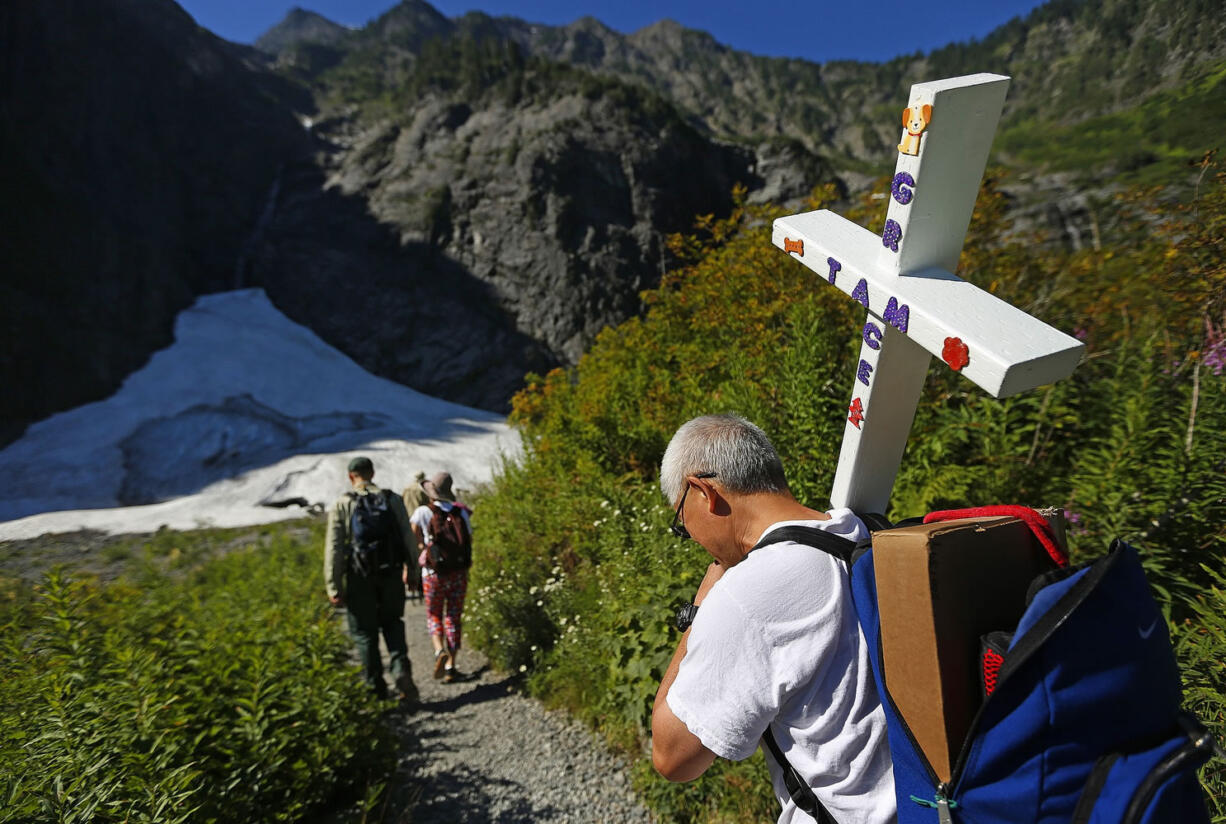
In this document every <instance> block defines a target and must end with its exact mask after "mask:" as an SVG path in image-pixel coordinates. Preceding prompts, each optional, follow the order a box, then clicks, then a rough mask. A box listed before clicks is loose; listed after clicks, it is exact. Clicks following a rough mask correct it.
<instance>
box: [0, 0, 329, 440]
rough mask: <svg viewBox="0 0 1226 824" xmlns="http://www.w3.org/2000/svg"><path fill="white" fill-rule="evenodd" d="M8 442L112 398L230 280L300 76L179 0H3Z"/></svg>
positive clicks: (288, 129)
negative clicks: (274, 67) (195, 304)
mask: <svg viewBox="0 0 1226 824" xmlns="http://www.w3.org/2000/svg"><path fill="white" fill-rule="evenodd" d="M0 55H3V57H0V157H2V158H3V161H2V162H0V191H3V192H4V197H3V201H4V203H5V209H4V219H3V221H0V260H3V261H4V264H3V267H2V269H3V277H2V278H0V344H2V345H0V386H2V387H4V389H3V392H0V444H3V443H5V442H7V441H9V440H11V439H12V438H13V437H15V436H16V435H17V434H18V433H20V432H21V430H22V429H23V428H24V426H25V424H26V423H28V422H30V421H31V420H35V419H38V418H41V417H43V416H45V415H47V414H49V413H51V412H55V411H58V410H61V409H66V408H69V407H72V406H76V405H78V404H81V403H84V402H86V401H91V400H95V399H98V398H101V397H105V396H106V395H108V394H110V393H111V392H112V391H114V389H115V388H116V387H117V386H118V385H119V383H120V382H121V381H122V380H123V378H124V377H125V376H126V375H128V374H129V373H130V372H132V371H133V370H134V369H136V368H137V367H139V366H140V365H141V364H142V363H144V362H145V360H146V359H147V358H148V357H149V355H150V353H151V352H153V351H154V350H156V349H158V348H160V347H162V346H165V345H167V344H168V343H170V341H171V333H172V329H173V323H174V318H175V315H176V314H177V313H178V312H179V310H181V309H183V308H185V307H186V306H188V305H189V304H190V303H191V302H192V300H193V298H194V296H195V295H198V294H201V293H204V292H211V291H217V290H221V289H228V288H232V287H233V286H234V285H235V277H236V273H235V269H236V264H237V262H238V261H239V260H240V259H241V257H242V254H243V249H244V246H245V244H246V242H247V240H248V237H249V235H250V233H251V228H252V226H254V225H255V223H256V222H257V219H258V217H259V215H260V212H261V210H262V209H263V207H264V202H265V194H266V192H267V191H268V188H269V186H270V185H271V184H272V182H273V180H274V179H275V178H276V175H277V169H278V168H279V167H280V166H281V165H282V164H284V163H285V162H286V161H287V160H289V159H291V158H295V157H301V156H307V155H309V152H310V141H309V140H308V139H307V135H305V134H304V132H303V130H302V128H301V126H300V125H299V124H298V123H297V122H296V120H295V119H294V117H293V115H292V111H291V109H292V108H293V107H296V106H300V107H301V106H310V105H311V102H310V97H309V95H308V94H304V92H303V90H302V89H301V87H299V86H296V85H294V84H292V83H288V82H286V81H285V80H283V79H282V78H281V77H279V76H278V75H276V74H273V73H271V72H268V71H267V70H266V69H265V68H264V66H263V63H264V62H265V61H264V59H263V58H261V57H260V56H259V54H258V53H257V52H255V51H254V50H253V49H249V48H244V47H238V46H235V45H234V44H231V43H227V42H225V41H223V40H221V39H219V38H217V37H215V36H214V35H212V34H210V33H209V32H207V31H205V30H204V29H202V28H200V27H199V26H197V25H196V24H195V22H194V21H193V20H192V19H191V17H189V16H188V15H187V14H186V13H185V12H183V10H182V9H180V8H179V7H178V6H176V5H175V4H173V3H170V2H150V1H149V0H12V1H11V2H7V3H4V4H2V5H0Z"/></svg>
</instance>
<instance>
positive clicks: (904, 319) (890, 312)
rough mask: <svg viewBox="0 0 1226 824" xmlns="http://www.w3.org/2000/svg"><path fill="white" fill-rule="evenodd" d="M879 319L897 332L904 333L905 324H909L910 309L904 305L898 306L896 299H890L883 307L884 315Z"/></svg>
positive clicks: (905, 329)
mask: <svg viewBox="0 0 1226 824" xmlns="http://www.w3.org/2000/svg"><path fill="white" fill-rule="evenodd" d="M881 318H882V320H884V321H885V322H886V323H888V324H890V326H893V327H894V328H895V329H897V330H898V331H899V332H906V331H907V324H909V323H910V322H911V307H910V306H908V305H907V304H905V303H904V304H902V305H901V306H899V305H898V298H890V300H889V302H888V303H886V305H885V313H884V314H883V315H882V316H881Z"/></svg>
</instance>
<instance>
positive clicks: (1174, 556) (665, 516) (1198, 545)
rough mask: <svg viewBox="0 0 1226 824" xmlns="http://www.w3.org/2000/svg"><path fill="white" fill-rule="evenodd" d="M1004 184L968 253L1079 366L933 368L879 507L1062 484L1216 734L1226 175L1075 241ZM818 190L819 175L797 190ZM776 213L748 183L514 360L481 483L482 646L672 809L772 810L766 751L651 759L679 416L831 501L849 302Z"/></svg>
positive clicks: (987, 197)
mask: <svg viewBox="0 0 1226 824" xmlns="http://www.w3.org/2000/svg"><path fill="white" fill-rule="evenodd" d="M997 182H998V173H993V174H991V175H989V179H988V182H987V184H986V185H985V187H984V189H983V191H982V193H981V196H980V198H979V202H978V204H977V207H976V214H975V217H974V219H973V220H972V226H971V232H970V234H969V236H968V241H967V246H966V249H965V250H964V252H963V255H962V259H961V264H960V267H959V271H960V273H961V274H962V275H963V276H964V277H966V278H968V279H969V280H971V281H973V282H975V283H978V284H979V285H980V286H982V287H983V288H985V289H988V290H990V291H992V292H995V293H997V294H999V295H1001V296H1002V297H1004V298H1005V299H1007V300H1009V301H1010V302H1012V303H1014V304H1015V305H1019V306H1021V307H1023V308H1025V309H1027V310H1028V311H1030V312H1032V313H1034V314H1037V315H1038V316H1040V317H1043V318H1044V319H1046V320H1048V322H1051V323H1053V324H1055V325H1057V326H1059V327H1062V328H1065V329H1070V330H1075V331H1076V334H1078V335H1079V336H1080V337H1083V338H1084V339H1086V340H1087V342H1088V344H1089V349H1090V354H1089V357H1088V358H1087V360H1086V361H1085V362H1084V363H1083V364H1082V365H1081V366H1080V367H1079V368H1078V370H1077V371H1076V372H1075V373H1074V375H1073V377H1071V378H1070V379H1068V380H1066V381H1062V382H1060V383H1058V384H1055V385H1052V386H1049V387H1044V388H1041V389H1039V390H1037V391H1035V392H1032V393H1027V394H1024V395H1021V396H1019V397H1014V398H1009V399H1005V400H996V399H993V398H990V397H987V396H985V395H984V394H983V393H982V392H981V391H979V390H978V389H976V388H975V387H973V386H971V385H969V384H968V383H967V382H966V381H965V380H963V379H961V378H960V377H959V376H957V375H954V374H953V373H951V372H950V371H949V370H946V369H942V368H937V369H933V370H930V374H929V376H928V384H927V388H926V391H925V394H924V399H923V401H922V403H921V406H920V409H919V410H918V412H917V416H916V421H915V425H914V427H913V429H912V437H911V439H910V442H909V445H908V452H907V454H906V459H905V462H904V467H903V471H902V472H901V474H900V476H899V478H898V482H897V484H896V486H895V490H894V496H893V500H892V511H891V512H890V513H888V514H890V515H891V516H893V517H895V518H899V517H904V516H909V515H914V514H918V513H922V512H925V511H928V510H931V509H936V508H944V507H946V506H949V505H976V504H987V503H999V502H1018V503H1029V504H1033V505H1063V506H1065V507H1066V509H1067V510H1068V512H1069V515H1070V520H1071V533H1072V535H1071V538H1072V541H1073V544H1074V547H1073V548H1074V553H1075V555H1076V557H1078V558H1085V557H1090V556H1094V555H1097V554H1100V553H1101V552H1102V551H1104V550H1105V548H1106V546H1107V544H1108V542H1109V540H1110V539H1112V538H1114V537H1122V538H1124V539H1125V540H1129V541H1130V542H1133V543H1134V544H1136V545H1137V546H1138V547H1139V548H1140V549H1141V551H1142V556H1143V559H1144V562H1145V564H1146V568H1147V570H1148V572H1149V574H1150V577H1151V580H1152V582H1153V584H1154V588H1155V591H1156V593H1157V594H1158V596H1159V598H1160V600H1161V601H1162V603H1163V605H1164V607H1165V609H1166V611H1167V613H1168V615H1169V616H1170V620H1171V621H1172V627H1173V630H1174V632H1175V636H1176V638H1177V639H1178V650H1179V655H1180V660H1181V662H1182V664H1183V668H1184V672H1185V674H1186V676H1187V678H1188V682H1187V687H1188V695H1189V701H1190V702H1191V704H1192V705H1193V706H1194V707H1195V708H1196V709H1197V710H1198V712H1200V714H1201V715H1202V716H1203V717H1205V718H1206V719H1207V720H1208V721H1209V722H1210V723H1211V724H1212V725H1214V727H1215V729H1216V730H1217V731H1218V733H1219V735H1220V734H1222V733H1224V732H1226V729H1224V728H1223V724H1222V712H1223V703H1222V695H1223V694H1224V693H1226V674H1224V673H1223V670H1222V668H1221V666H1220V665H1216V666H1215V665H1214V663H1213V662H1220V661H1221V660H1226V639H1224V638H1223V634H1222V632H1221V629H1222V623H1221V618H1220V615H1221V614H1222V612H1223V610H1222V605H1221V600H1220V591H1219V590H1218V589H1212V587H1213V586H1219V587H1220V580H1221V576H1223V575H1226V552H1224V550H1226V532H1224V531H1223V523H1226V376H1223V375H1222V371H1223V368H1222V362H1223V358H1226V341H1224V340H1223V337H1222V329H1223V326H1226V176H1223V175H1219V176H1217V177H1216V178H1209V179H1207V180H1205V181H1204V186H1203V188H1202V193H1201V195H1200V197H1199V198H1198V199H1197V200H1196V201H1194V202H1189V203H1186V204H1178V203H1171V202H1169V201H1164V200H1163V199H1162V198H1163V197H1165V196H1164V195H1162V194H1161V193H1157V192H1152V191H1151V192H1137V193H1132V194H1130V195H1129V196H1127V197H1126V198H1122V199H1121V200H1120V202H1119V203H1118V210H1119V213H1120V218H1119V221H1118V224H1117V225H1116V226H1115V227H1114V229H1113V233H1114V234H1113V235H1112V238H1109V239H1114V240H1115V241H1116V243H1115V245H1106V246H1104V248H1102V249H1089V250H1082V251H1078V252H1063V251H1059V250H1056V249H1053V248H1051V247H1050V246H1047V245H1043V244H1041V243H1039V242H1037V241H1038V240H1039V239H1036V238H1032V237H1028V236H1018V235H1015V234H1014V233H1013V232H1012V230H1011V227H1010V226H1008V225H1007V222H1005V221H1004V220H1003V217H1002V215H1003V209H1004V198H1003V196H1002V195H1001V193H1000V191H999V188H998V186H997ZM886 188H888V180H887V181H883V182H882V183H881V184H880V186H879V190H884V189H886ZM832 194H833V193H832V192H830V191H818V192H815V195H814V202H813V204H812V205H813V206H814V207H818V206H820V205H821V204H822V203H824V202H826V201H828V200H829V198H830V197H831V196H832ZM881 211H882V206H881V202H880V201H873V200H872V199H870V198H869V197H867V196H866V198H865V199H864V200H863V201H862V202H860V203H857V204H853V205H852V207H851V209H850V210H848V213H849V214H850V215H851V216H853V217H854V218H855V219H857V220H859V221H860V222H861V223H862V224H865V225H878V226H879V225H880V223H881V220H882V215H881ZM776 214H777V212H775V211H774V210H772V209H771V208H769V207H749V206H746V205H744V203H743V202H742V203H741V205H739V206H738V207H737V208H736V209H735V210H734V212H733V214H732V215H731V216H730V217H729V218H728V219H726V220H715V219H714V218H712V217H706V218H703V219H701V220H700V221H699V223H698V225H697V226H696V231H695V233H694V234H693V235H690V236H686V237H674V238H671V239H670V248H671V250H672V253H673V255H674V257H675V259H676V260H677V262H678V263H679V264H680V266H679V267H678V268H676V269H674V270H673V271H671V272H669V273H668V274H667V275H666V276H665V277H664V278H663V280H662V282H661V285H660V287H659V288H658V289H655V290H652V291H649V292H646V293H644V295H643V297H644V301H645V304H646V306H647V311H646V313H645V314H644V315H643V316H642V317H640V318H634V319H632V320H630V321H627V322H626V323H623V324H622V325H621V326H618V327H616V328H613V329H607V330H605V331H604V332H602V333H601V335H600V336H599V338H598V339H597V341H596V343H595V345H594V346H593V347H592V349H591V350H590V351H589V352H588V353H587V354H586V355H585V356H584V357H583V359H582V360H581V361H580V363H579V365H578V366H577V367H576V368H575V369H573V370H570V371H562V370H556V371H554V372H551V373H550V374H548V375H544V376H539V375H536V376H529V379H528V385H527V388H526V389H525V390H524V391H522V392H521V393H520V394H519V395H517V396H516V398H515V399H514V401H513V414H512V420H513V421H514V422H515V423H516V424H517V425H518V426H519V428H520V429H521V431H522V433H523V435H524V442H525V451H524V455H523V457H522V459H521V460H519V461H518V462H516V463H511V464H507V465H505V466H504V467H502V469H501V471H500V472H499V474H498V477H497V479H496V482H495V483H494V485H493V486H492V488H491V489H490V490H489V491H487V492H486V493H485V494H484V495H483V496H482V497H481V498H480V500H479V507H478V511H479V517H480V524H481V529H480V531H479V534H478V540H479V546H478V552H479V557H480V558H481V559H482V562H481V563H479V564H478V565H477V566H476V567H475V568H474V571H473V587H474V598H473V609H472V612H471V621H470V627H471V631H472V635H473V637H474V640H475V642H476V643H478V644H479V645H481V646H483V647H484V648H485V649H487V650H489V651H490V653H491V657H492V659H493V660H494V662H495V663H496V664H498V665H501V666H503V667H506V668H508V669H521V670H523V671H525V672H527V673H529V676H528V681H527V683H528V685H529V687H530V688H531V689H532V690H534V691H535V692H536V693H537V694H539V695H541V696H542V697H544V698H546V699H547V700H549V701H552V702H553V703H555V704H558V705H561V706H565V707H567V708H569V709H570V710H571V711H573V712H575V713H577V714H578V715H580V716H581V717H583V718H585V719H587V720H588V721H589V722H590V723H591V724H593V725H594V726H595V727H597V728H599V729H600V730H602V731H603V732H604V733H605V735H606V736H607V738H608V739H609V740H610V741H611V742H612V743H614V744H615V745H616V746H619V747H621V748H623V749H624V750H625V751H626V752H628V753H630V754H631V755H632V757H634V758H635V759H636V760H637V765H636V769H635V776H636V782H637V785H638V787H639V790H640V792H641V793H642V794H643V797H644V798H645V799H646V800H647V801H648V802H649V803H651V804H652V805H653V806H654V807H655V808H656V810H657V811H658V812H659V814H660V815H661V817H662V818H663V819H664V820H670V821H720V820H729V821H731V820H744V819H747V818H752V819H763V818H768V817H770V816H771V815H772V810H774V808H775V801H774V799H773V795H772V793H771V790H770V786H769V783H768V781H767V780H766V777H765V772H764V767H763V765H762V763H761V760H760V759H759V758H755V759H751V760H750V761H748V762H744V763H741V764H725V763H722V762H721V763H719V764H718V766H717V768H716V769H715V771H713V772H712V773H711V775H710V776H707V777H704V778H703V779H702V780H701V781H699V782H696V783H695V784H693V785H687V786H674V785H669V784H667V782H664V781H663V780H662V779H659V778H658V777H656V776H655V775H654V773H653V771H652V770H651V768H650V764H649V759H648V757H647V754H648V752H649V740H648V729H649V719H650V710H651V704H652V700H653V697H654V694H655V690H656V687H657V685H658V683H659V679H660V676H661V674H662V673H663V670H664V668H665V666H666V665H667V663H668V660H669V658H670V656H671V654H672V651H673V649H674V647H675V644H676V640H677V639H676V638H675V636H674V635H673V634H672V633H671V631H670V630H669V629H668V622H669V619H670V618H671V614H672V611H673V608H674V607H675V606H676V605H677V604H679V603H681V602H682V601H685V600H688V599H689V598H690V597H691V596H692V594H693V591H694V589H695V587H696V586H697V583H698V581H699V579H700V577H701V574H702V571H703V569H704V567H705V565H706V562H707V558H706V556H705V553H704V552H703V551H702V550H701V549H700V548H698V547H695V546H692V545H690V546H679V545H678V544H677V542H676V541H675V540H674V539H673V538H671V536H669V535H668V534H667V532H666V529H665V527H666V525H667V523H668V520H669V519H670V518H671V515H672V513H671V511H670V510H669V509H668V507H667V506H666V505H665V502H664V501H663V499H662V498H661V496H660V494H659V492H658V488H657V486H656V480H655V475H656V473H657V471H658V467H659V460H660V457H661V455H662V453H663V450H664V447H665V445H666V444H667V441H668V438H669V437H670V436H671V435H672V433H673V431H674V430H675V429H676V427H677V426H679V425H680V424H681V423H683V422H684V421H685V420H687V419H688V418H690V417H692V416H694V415H697V414H702V413H706V412H714V411H738V412H740V413H742V414H744V415H746V416H747V417H749V418H751V419H753V420H755V421H756V422H758V423H759V424H760V425H761V426H762V427H763V428H764V429H765V430H766V432H767V433H768V434H769V435H770V436H771V438H772V439H773V440H774V441H775V443H776V445H777V446H778V447H779V450H780V452H781V453H782V455H783V456H784V463H785V468H786V470H787V472H788V479H789V483H790V484H791V486H792V489H793V490H794V491H795V492H796V494H797V496H798V498H800V499H801V500H803V501H806V502H808V503H810V504H812V505H816V506H822V505H824V504H825V503H826V501H825V500H824V496H825V494H826V490H828V489H829V488H830V482H831V480H832V477H833V473H834V466H835V460H836V457H835V456H836V455H837V451H838V450H837V444H838V442H839V440H840V438H841V435H842V429H843V419H844V417H845V410H846V404H847V398H846V392H847V388H848V384H849V381H850V376H851V375H852V374H853V364H854V359H855V358H856V357H857V354H856V353H857V350H858V337H857V335H856V330H857V329H858V327H859V324H862V323H863V317H862V315H861V316H858V315H857V313H856V312H855V311H852V309H853V306H852V305H849V304H852V303H853V302H852V301H848V300H846V299H845V297H844V296H843V295H842V294H840V293H838V292H837V291H836V290H832V289H829V288H828V287H826V285H825V284H823V283H820V282H817V279H816V278H814V277H813V276H812V275H811V274H810V273H809V272H808V271H807V270H805V269H804V268H803V267H800V266H797V265H796V264H795V262H794V261H792V260H790V258H789V257H787V256H785V255H783V254H781V253H779V252H778V251H777V250H776V249H774V247H773V246H772V245H771V244H770V237H769V231H770V229H769V227H770V221H771V219H772V218H773V217H774V216H775V215H776ZM854 308H856V309H858V307H854ZM1215 582H1218V583H1216V584H1215ZM1206 593H1212V597H1211V596H1210V595H1207V594H1206ZM1214 610H1216V612H1214ZM1205 781H1206V786H1207V787H1208V789H1209V792H1210V794H1211V795H1212V796H1213V798H1214V799H1215V800H1214V803H1215V804H1216V805H1217V816H1218V819H1217V820H1218V821H1226V817H1224V815H1226V814H1224V813H1223V810H1222V807H1223V801H1222V799H1223V797H1226V778H1224V777H1223V775H1222V773H1221V771H1220V770H1219V771H1216V772H1214V771H1212V770H1210V771H1207V772H1206V774H1205Z"/></svg>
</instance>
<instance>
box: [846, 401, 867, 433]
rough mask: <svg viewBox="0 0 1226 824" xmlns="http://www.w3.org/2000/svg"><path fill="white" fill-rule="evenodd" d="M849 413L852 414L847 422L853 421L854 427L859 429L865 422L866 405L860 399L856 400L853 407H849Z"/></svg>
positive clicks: (852, 404)
mask: <svg viewBox="0 0 1226 824" xmlns="http://www.w3.org/2000/svg"><path fill="white" fill-rule="evenodd" d="M847 411H848V412H849V413H850V414H849V415H848V416H847V420H849V421H851V425H852V426H854V427H855V428H856V429H859V428H860V424H861V422H863V421H864V404H862V403H861V402H860V399H859V398H856V399H855V400H853V401H852V402H851V406H849V407H847Z"/></svg>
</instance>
